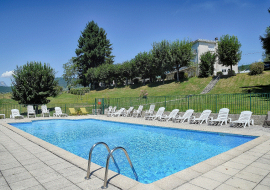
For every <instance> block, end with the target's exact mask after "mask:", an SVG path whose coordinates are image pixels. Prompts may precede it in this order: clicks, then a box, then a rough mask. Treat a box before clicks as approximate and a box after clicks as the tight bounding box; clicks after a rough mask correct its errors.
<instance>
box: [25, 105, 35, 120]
mask: <svg viewBox="0 0 270 190" xmlns="http://www.w3.org/2000/svg"><path fill="white" fill-rule="evenodd" d="M29 116H34V117H36V112H35V110H34V107H33V106H32V105H28V106H27V117H28V118H29Z"/></svg>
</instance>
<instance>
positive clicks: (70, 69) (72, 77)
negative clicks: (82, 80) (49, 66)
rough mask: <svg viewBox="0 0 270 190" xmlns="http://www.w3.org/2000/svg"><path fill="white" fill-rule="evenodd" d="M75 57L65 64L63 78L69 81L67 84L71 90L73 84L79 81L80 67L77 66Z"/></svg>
mask: <svg viewBox="0 0 270 190" xmlns="http://www.w3.org/2000/svg"><path fill="white" fill-rule="evenodd" d="M74 60H75V57H72V58H71V59H70V60H69V61H68V62H67V63H65V64H64V65H63V69H64V74H63V78H64V80H65V81H66V82H67V86H69V90H70V87H71V86H76V85H77V83H78V80H77V76H78V68H77V67H76V63H74Z"/></svg>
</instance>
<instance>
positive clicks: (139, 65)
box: [134, 52, 154, 85]
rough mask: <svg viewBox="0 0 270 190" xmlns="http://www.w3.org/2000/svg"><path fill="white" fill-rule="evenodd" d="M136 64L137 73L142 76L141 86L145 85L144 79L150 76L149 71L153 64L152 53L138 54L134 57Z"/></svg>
mask: <svg viewBox="0 0 270 190" xmlns="http://www.w3.org/2000/svg"><path fill="white" fill-rule="evenodd" d="M134 61H135V63H136V69H137V71H138V73H139V74H140V75H141V76H142V78H143V79H144V80H143V84H144V85H145V79H146V78H147V77H149V76H150V75H151V71H152V69H153V66H152V64H153V63H154V62H153V56H152V53H150V52H149V53H148V52H143V53H139V54H138V55H136V56H135V59H134Z"/></svg>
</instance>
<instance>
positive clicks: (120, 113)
mask: <svg viewBox="0 0 270 190" xmlns="http://www.w3.org/2000/svg"><path fill="white" fill-rule="evenodd" d="M125 110H126V109H125V108H121V109H120V110H118V111H116V112H115V113H112V117H118V116H123V115H124V113H125Z"/></svg>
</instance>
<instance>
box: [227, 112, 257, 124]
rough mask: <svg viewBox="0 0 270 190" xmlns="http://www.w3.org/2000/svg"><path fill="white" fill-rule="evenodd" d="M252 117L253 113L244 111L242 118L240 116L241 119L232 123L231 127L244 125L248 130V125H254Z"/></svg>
mask: <svg viewBox="0 0 270 190" xmlns="http://www.w3.org/2000/svg"><path fill="white" fill-rule="evenodd" d="M251 115H252V112H251V111H242V112H241V114H240V116H239V119H238V120H236V121H232V122H231V126H234V125H238V126H242V125H244V128H246V125H248V126H250V124H251V125H254V120H253V119H251Z"/></svg>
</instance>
